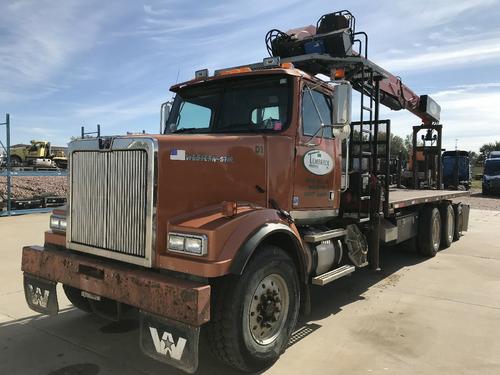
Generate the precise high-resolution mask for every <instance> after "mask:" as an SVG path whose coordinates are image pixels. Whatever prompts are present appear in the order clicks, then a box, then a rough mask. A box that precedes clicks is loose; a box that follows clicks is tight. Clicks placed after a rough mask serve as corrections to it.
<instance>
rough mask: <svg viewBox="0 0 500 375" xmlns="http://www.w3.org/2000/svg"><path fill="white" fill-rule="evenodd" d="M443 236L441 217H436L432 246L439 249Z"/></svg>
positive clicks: (433, 225) (433, 223)
mask: <svg viewBox="0 0 500 375" xmlns="http://www.w3.org/2000/svg"><path fill="white" fill-rule="evenodd" d="M440 236H441V228H440V223H439V216H437V215H436V216H434V219H433V221H432V245H433V246H434V249H436V250H437V249H438V248H439V242H440V241H439V240H440Z"/></svg>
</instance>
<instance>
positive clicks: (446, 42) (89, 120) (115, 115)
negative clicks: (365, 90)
mask: <svg viewBox="0 0 500 375" xmlns="http://www.w3.org/2000/svg"><path fill="white" fill-rule="evenodd" d="M334 7H335V8H334ZM343 8H348V9H350V10H351V12H352V13H353V14H354V15H355V16H356V18H357V26H358V30H364V31H366V32H367V33H368V34H369V37H370V50H369V55H370V58H371V59H372V60H374V61H375V62H377V63H379V64H380V65H382V66H383V67H385V68H386V69H388V70H390V71H391V72H392V73H394V74H396V75H399V76H401V77H402V78H403V80H404V82H405V83H407V84H408V85H409V86H410V87H411V88H412V89H414V90H415V91H416V92H417V93H419V94H430V95H431V96H433V97H434V98H435V99H436V100H437V101H438V102H439V103H440V104H441V106H442V123H443V124H444V132H445V139H444V141H445V142H444V146H445V147H446V148H448V149H450V148H451V149H453V148H454V146H455V139H458V145H459V147H460V148H463V149H478V148H479V146H480V145H482V144H483V143H485V142H491V141H493V140H500V118H499V115H498V107H499V105H500V22H499V20H500V1H498V0H420V1H388V0H382V1H377V2H374V1H349V2H343V3H342V2H331V1H315V0H308V1H279V0H275V1H264V0H253V1H227V2H222V1H203V2H201V1H180V0H174V1H148V2H139V1H128V2H125V1H92V0H88V1H83V0H80V1H72V0H65V1H60V2H54V1H44V0H33V1H31V0H18V1H10V0H3V1H2V2H1V4H0V116H3V113H4V112H10V113H11V117H12V123H13V129H12V142H13V143H17V142H28V141H29V140H30V139H33V138H38V139H48V140H51V141H52V142H53V143H54V144H64V143H66V142H67V141H68V139H69V138H70V137H71V136H72V135H78V134H79V132H80V126H81V125H86V126H87V127H88V128H89V130H90V129H93V128H95V124H97V123H100V124H101V125H102V129H103V133H104V134H123V133H125V132H127V131H141V130H143V129H144V130H146V131H147V132H157V131H158V127H159V107H160V103H161V102H162V101H165V100H166V99H169V98H170V97H171V94H170V93H169V91H168V89H169V87H170V86H171V85H172V84H174V83H175V82H176V79H177V75H179V81H183V80H187V79H191V78H192V77H193V74H194V71H195V70H197V69H202V68H209V69H210V70H211V71H212V72H213V70H214V69H217V68H221V67H227V66H233V65H238V64H245V63H248V62H256V61H260V60H261V59H262V58H263V57H265V56H266V55H267V52H266V50H265V45H264V35H265V33H266V32H267V31H268V30H269V29H271V28H279V29H282V30H287V29H290V28H294V27H298V26H303V25H308V24H315V22H316V20H317V19H318V18H319V16H321V15H322V14H324V13H329V12H331V11H334V10H338V9H343ZM383 115H384V116H389V117H390V118H391V119H392V120H393V132H394V133H396V134H399V135H405V134H408V133H409V132H410V131H411V126H413V125H418V119H417V118H415V117H413V116H412V115H410V114H407V113H404V112H390V111H389V110H384V111H383ZM2 131H3V130H2Z"/></svg>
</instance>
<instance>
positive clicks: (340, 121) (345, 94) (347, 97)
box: [332, 82, 352, 139]
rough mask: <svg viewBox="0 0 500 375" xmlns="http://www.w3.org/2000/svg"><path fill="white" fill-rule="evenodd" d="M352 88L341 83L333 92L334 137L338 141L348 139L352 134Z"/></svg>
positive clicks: (346, 83)
mask: <svg viewBox="0 0 500 375" xmlns="http://www.w3.org/2000/svg"><path fill="white" fill-rule="evenodd" d="M351 107H352V86H351V84H350V83H349V82H340V83H339V84H338V85H336V86H335V88H334V91H333V111H332V124H333V126H332V135H333V136H334V137H335V138H338V139H345V138H348V137H349V135H350V134H351V127H350V125H351Z"/></svg>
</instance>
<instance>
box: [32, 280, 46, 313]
mask: <svg viewBox="0 0 500 375" xmlns="http://www.w3.org/2000/svg"><path fill="white" fill-rule="evenodd" d="M28 289H29V291H30V296H31V303H33V305H35V306H40V307H43V308H47V305H48V303H49V296H50V292H49V291H48V290H45V289H44V290H43V291H42V290H41V289H40V288H38V287H36V288H34V287H33V285H31V284H28Z"/></svg>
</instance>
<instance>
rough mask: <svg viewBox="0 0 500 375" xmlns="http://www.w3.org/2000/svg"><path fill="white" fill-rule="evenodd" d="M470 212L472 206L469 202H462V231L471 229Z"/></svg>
mask: <svg viewBox="0 0 500 375" xmlns="http://www.w3.org/2000/svg"><path fill="white" fill-rule="evenodd" d="M469 213H470V206H469V205H468V204H462V215H463V221H462V231H463V232H467V230H468V229H469Z"/></svg>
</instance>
